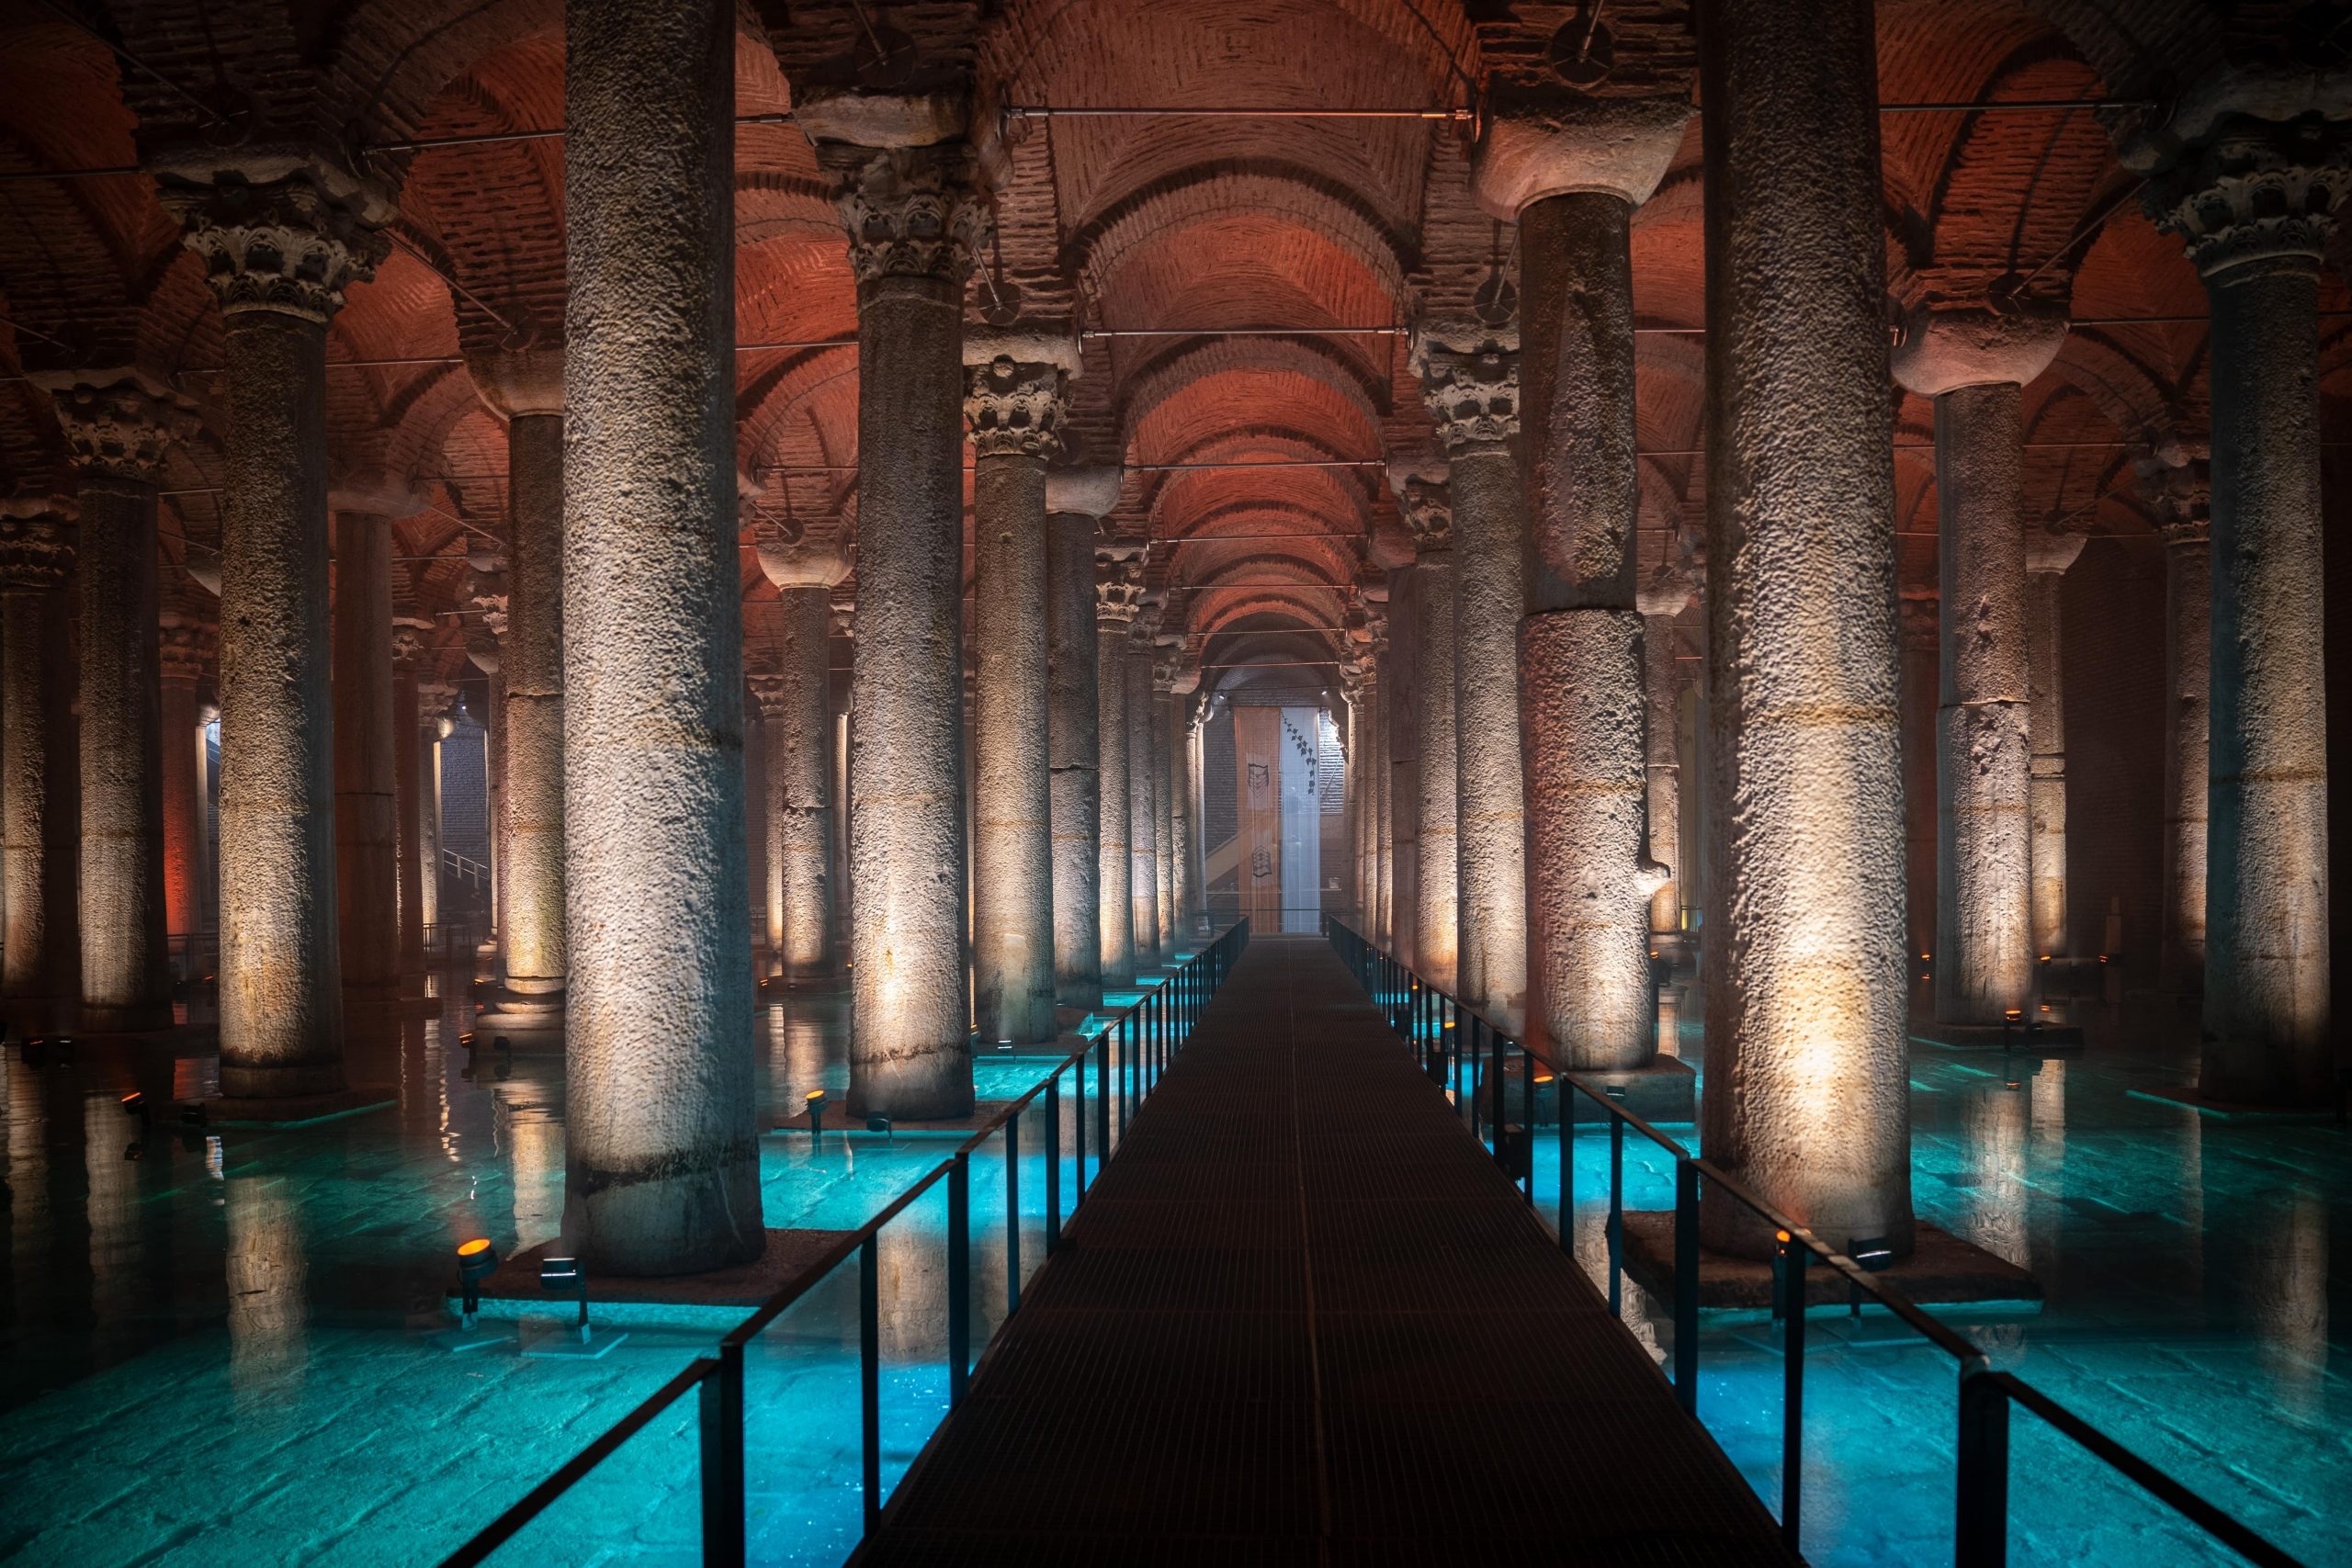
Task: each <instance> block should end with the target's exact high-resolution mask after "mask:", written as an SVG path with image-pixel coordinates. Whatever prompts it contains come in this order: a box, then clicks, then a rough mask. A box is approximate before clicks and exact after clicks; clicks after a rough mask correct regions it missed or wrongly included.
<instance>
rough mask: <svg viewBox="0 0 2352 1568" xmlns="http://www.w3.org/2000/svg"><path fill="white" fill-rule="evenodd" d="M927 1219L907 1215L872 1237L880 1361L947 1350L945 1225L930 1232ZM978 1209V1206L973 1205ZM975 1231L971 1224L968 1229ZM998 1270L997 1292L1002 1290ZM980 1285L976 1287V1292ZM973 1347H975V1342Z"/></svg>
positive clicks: (926, 1206) (930, 1357) (924, 1207)
mask: <svg viewBox="0 0 2352 1568" xmlns="http://www.w3.org/2000/svg"><path fill="white" fill-rule="evenodd" d="M938 1206H939V1205H938V1204H934V1203H930V1202H926V1203H924V1204H922V1205H920V1206H919V1207H920V1208H921V1209H922V1210H923V1211H926V1213H909V1214H907V1215H905V1216H904V1217H903V1218H901V1219H899V1220H898V1221H896V1222H894V1223H892V1224H887V1225H884V1226H883V1227H882V1228H881V1230H880V1231H878V1232H876V1236H877V1238H878V1239H877V1243H876V1250H877V1251H878V1253H879V1254H880V1258H879V1261H880V1266H881V1268H880V1272H881V1287H882V1288H881V1301H880V1313H879V1315H880V1319H881V1331H882V1358H883V1359H884V1360H886V1361H929V1360H935V1359H939V1357H940V1356H941V1355H942V1354H943V1353H944V1351H945V1349H946V1346H947V1247H946V1246H945V1237H944V1224H943V1225H942V1226H941V1227H940V1228H938V1229H933V1228H931V1227H928V1226H926V1225H925V1224H923V1220H924V1218H925V1217H927V1212H929V1211H933V1210H935V1209H936V1208H937V1207H938ZM975 1206H976V1207H977V1205H975ZM979 1228H980V1223H979V1221H978V1220H977V1219H975V1220H974V1221H973V1229H975V1230H978V1229H979ZM999 1269H1000V1272H999V1273H998V1276H997V1291H998V1292H999V1294H1000V1297H1001V1293H1002V1292H1003V1290H1004V1276H1003V1274H1002V1272H1001V1269H1002V1265H1001V1264H1000V1265H999ZM985 1288H986V1287H985V1285H981V1286H976V1287H975V1299H976V1300H977V1299H978V1294H977V1292H978V1290H981V1289H985ZM976 1342H977V1341H976Z"/></svg>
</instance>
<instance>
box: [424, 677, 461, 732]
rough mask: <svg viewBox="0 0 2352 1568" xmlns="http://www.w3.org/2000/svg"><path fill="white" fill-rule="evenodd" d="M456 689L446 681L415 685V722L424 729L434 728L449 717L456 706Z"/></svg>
mask: <svg viewBox="0 0 2352 1568" xmlns="http://www.w3.org/2000/svg"><path fill="white" fill-rule="evenodd" d="M457 701H458V688H457V687H456V686H454V685H452V684H450V683H449V682H447V681H419V682H417V683H416V720H417V723H418V724H419V725H421V726H424V727H426V728H433V727H436V726H438V725H439V724H440V722H441V721H442V720H443V719H445V718H447V717H448V716H449V710H450V709H451V708H452V707H454V706H455V705H457Z"/></svg>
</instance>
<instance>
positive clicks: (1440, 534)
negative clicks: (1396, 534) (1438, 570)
mask: <svg viewBox="0 0 2352 1568" xmlns="http://www.w3.org/2000/svg"><path fill="white" fill-rule="evenodd" d="M1395 489H1396V491H1397V511H1398V512H1399V513H1402V514H1403V516H1404V519H1405V526H1406V527H1408V528H1409V529H1411V530H1412V534H1413V549H1414V552H1415V553H1416V554H1419V555H1425V556H1426V555H1434V554H1435V553H1437V552H1438V551H1440V550H1447V549H1452V548H1453V492H1452V491H1451V490H1450V489H1449V488H1448V487H1447V485H1446V483H1445V481H1444V480H1442V479H1419V478H1416V477H1401V478H1398V479H1397V480H1396V481H1395Z"/></svg>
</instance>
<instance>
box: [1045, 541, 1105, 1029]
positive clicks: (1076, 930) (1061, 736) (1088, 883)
mask: <svg viewBox="0 0 2352 1568" xmlns="http://www.w3.org/2000/svg"><path fill="white" fill-rule="evenodd" d="M1095 642H1096V639H1095V635H1094V519H1093V518H1091V517H1090V516H1088V515H1087V514H1086V513H1082V512H1057V513H1052V514H1051V515H1050V516H1048V517H1047V518H1046V664H1047V669H1048V674H1047V683H1046V747H1047V765H1048V766H1049V767H1050V768H1051V770H1052V775H1053V776H1052V779H1051V781H1050V782H1049V784H1048V785H1047V787H1048V789H1049V790H1050V792H1051V798H1050V800H1049V802H1048V805H1049V808H1050V811H1051V815H1052V818H1053V821H1052V826H1053V859H1054V992H1055V997H1056V998H1057V1000H1058V1001H1059V1002H1060V1004H1061V1005H1062V1006H1063V1007H1069V1008H1085V1009H1092V1008H1097V1007H1100V1006H1102V1005H1103V909H1102V904H1101V898H1100V895H1101V889H1102V886H1103V865H1102V853H1103V851H1102V838H1103V820H1102V814H1103V786H1102V775H1101V773H1100V767H1101V763H1100V760H1099V748H1100V737H1101V735H1102V722H1103V719H1102V696H1101V693H1100V690H1099V688H1098V685H1097V677H1096V670H1097V667H1098V666H1097V659H1096V652H1095Z"/></svg>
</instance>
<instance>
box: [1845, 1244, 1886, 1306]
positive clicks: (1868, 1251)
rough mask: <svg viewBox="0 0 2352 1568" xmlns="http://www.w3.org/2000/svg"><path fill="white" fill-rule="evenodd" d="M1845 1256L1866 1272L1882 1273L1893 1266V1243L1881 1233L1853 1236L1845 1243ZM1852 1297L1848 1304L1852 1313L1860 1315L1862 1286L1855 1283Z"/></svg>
mask: <svg viewBox="0 0 2352 1568" xmlns="http://www.w3.org/2000/svg"><path fill="white" fill-rule="evenodd" d="M1846 1256H1847V1257H1849V1258H1852V1259H1853V1260H1854V1262H1855V1264H1856V1265H1857V1266H1859V1267H1860V1269H1861V1270H1862V1271H1863V1272H1864V1273H1866V1274H1883V1273H1884V1272H1885V1271H1886V1270H1887V1269H1892V1268H1894V1242H1893V1241H1891V1240H1889V1239H1888V1238H1887V1237H1885V1236H1883V1235H1873V1236H1854V1237H1851V1238H1849V1240H1848V1241H1847V1243H1846ZM1852 1296H1853V1299H1852V1301H1851V1302H1850V1303H1848V1304H1849V1306H1850V1307H1851V1308H1852V1313H1853V1315H1854V1316H1856V1317H1860V1316H1861V1315H1862V1288H1861V1287H1860V1285H1856V1286H1855V1287H1854V1288H1853V1292H1852Z"/></svg>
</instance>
